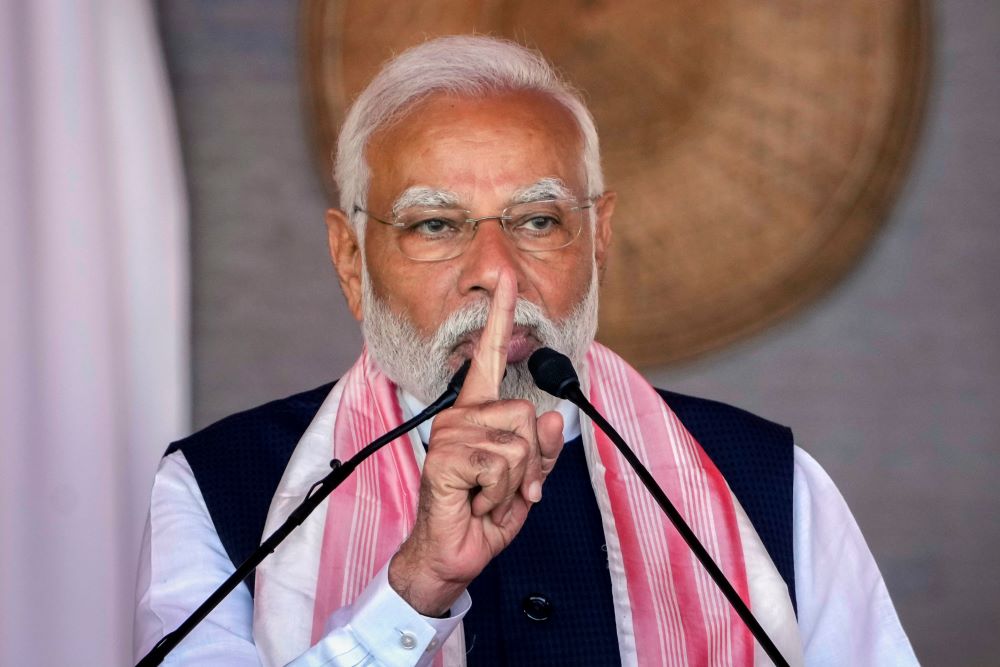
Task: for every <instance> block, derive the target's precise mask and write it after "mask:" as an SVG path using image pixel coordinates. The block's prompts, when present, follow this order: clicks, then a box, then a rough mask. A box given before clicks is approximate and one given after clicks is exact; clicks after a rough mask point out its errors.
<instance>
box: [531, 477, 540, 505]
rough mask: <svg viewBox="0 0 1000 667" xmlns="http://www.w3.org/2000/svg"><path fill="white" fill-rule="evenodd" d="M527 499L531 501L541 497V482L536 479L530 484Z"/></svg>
mask: <svg viewBox="0 0 1000 667" xmlns="http://www.w3.org/2000/svg"><path fill="white" fill-rule="evenodd" d="M528 499H529V500H530V501H531V502H533V503H537V502H538V501H539V500H541V499H542V483H541V482H539V481H538V480H535V481H534V482H532V483H531V486H529V487H528Z"/></svg>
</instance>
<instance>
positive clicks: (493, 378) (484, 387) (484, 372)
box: [455, 272, 517, 405]
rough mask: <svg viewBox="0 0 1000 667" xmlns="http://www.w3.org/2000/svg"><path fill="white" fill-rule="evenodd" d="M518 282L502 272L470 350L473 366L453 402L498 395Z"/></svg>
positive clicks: (476, 401) (468, 402)
mask: <svg viewBox="0 0 1000 667" xmlns="http://www.w3.org/2000/svg"><path fill="white" fill-rule="evenodd" d="M516 305H517V281H516V279H515V278H514V276H512V275H511V274H509V273H506V272H504V273H501V274H500V277H499V278H498V279H497V288H496V291H494V292H493V299H492V300H491V301H490V312H489V315H487V317H486V326H485V327H484V328H483V333H482V335H481V336H480V337H479V343H478V344H477V345H476V349H475V351H474V352H473V353H472V365H471V366H470V367H469V373H468V375H467V376H466V378H465V384H463V385H462V391H461V393H460V394H459V395H458V399H457V400H456V401H455V405H478V404H480V403H485V402H487V401H495V400H497V399H498V398H499V397H500V381H501V380H503V374H504V371H505V370H506V368H507V348H508V346H509V345H510V336H511V332H512V331H513V329H514V307H515V306H516Z"/></svg>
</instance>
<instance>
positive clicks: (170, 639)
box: [136, 360, 471, 667]
mask: <svg viewBox="0 0 1000 667" xmlns="http://www.w3.org/2000/svg"><path fill="white" fill-rule="evenodd" d="M470 365H471V362H469V361H468V360H466V361H465V363H463V364H462V366H461V368H459V369H458V371H456V372H455V375H453V376H452V378H451V381H450V382H448V387H447V388H446V389H445V390H444V393H442V394H441V395H440V396H438V397H437V399H436V400H435V401H434V402H433V403H431V404H430V405H428V406H427V407H426V408H424V410H423V411H422V412H421V413H420V414H418V415H417V416H415V417H413V418H412V419H409V420H407V421H405V422H403V423H402V424H400V425H399V426H397V427H396V428H394V429H392V430H391V431H389V432H388V433H386V434H385V435H383V436H382V437H380V438H378V439H377V440H374V441H372V442H371V443H370V444H368V445H366V446H365V447H364V448H363V449H361V450H359V451H358V453H357V454H355V455H354V456H352V457H351V458H350V459H348V461H347V462H346V463H341V462H340V461H339V460H338V459H333V460H332V461H330V467H331V468H333V470H332V471H331V472H330V473H329V474H328V475H327V476H326V477H324V478H323V479H321V480H320V481H318V482H316V483H315V484H313V485H312V487H310V489H309V491H308V493H306V497H305V498H304V499H303V500H302V502H301V503H300V504H299V506H298V507H296V508H295V509H294V510H292V512H291V514H289V515H288V518H287V519H285V522H284V523H282V524H281V525H280V526H278V528H277V529H276V530H275V531H274V532H273V533H271V536H270V537H268V538H267V539H266V540H264V541H263V542H261V544H260V546H259V547H257V549H256V550H255V551H254V552H253V553H252V554H250V556H248V557H247V559H246V560H245V561H243V563H242V564H241V565H240V566H239V567H238V568H236V571H235V572H233V573H232V574H231V575H229V578H228V579H226V580H225V581H224V582H222V584H220V585H219V587H218V588H217V589H215V592H214V593H212V594H211V595H210V596H209V597H208V599H206V600H205V601H204V602H202V603H201V606H199V607H198V608H197V609H195V610H194V611H193V612H192V613H191V615H190V616H188V617H187V619H186V620H185V621H184V622H183V623H181V624H180V625H179V626H177V629H176V630H174V631H173V632H168V633H167V634H166V635H164V636H163V638H162V639H160V641H158V642H157V643H156V645H155V646H153V648H152V649H150V651H149V653H147V654H146V655H145V656H144V657H143V658H142V660H140V661H139V662H137V663H136V667H148V666H151V665H159V664H160V663H161V662H163V659H164V658H165V657H167V654H168V653H170V652H171V651H172V650H173V649H174V647H176V646H177V645H178V644H179V643H180V642H181V640H182V639H184V638H185V637H186V636H187V635H188V634H189V633H190V632H191V631H192V630H194V628H195V626H197V625H198V624H199V623H201V622H202V621H203V620H204V619H205V617H206V616H208V614H209V613H210V612H211V611H212V610H213V609H215V608H216V607H217V606H218V605H219V603H220V602H222V601H223V600H224V599H225V597H226V596H227V595H229V594H230V593H232V592H233V589H235V588H236V587H237V586H239V585H240V582H241V581H243V580H244V579H246V578H247V577H248V576H250V573H251V572H253V571H254V569H256V567H257V566H258V565H260V564H261V563H262V562H263V561H264V559H265V558H267V557H268V556H270V555H271V553H273V552H274V550H275V549H276V548H277V547H278V545H279V544H281V543H282V542H284V541H285V538H286V537H288V536H289V535H290V534H291V532H292V531H293V530H295V529H296V528H298V527H299V526H300V525H301V524H302V522H303V521H305V520H306V517H308V516H309V515H310V514H312V512H313V510H315V509H316V508H317V507H319V504H320V503H322V502H323V500H325V499H326V497H327V496H328V495H330V494H331V493H332V492H333V490H334V489H336V488H337V487H338V486H340V485H341V483H343V481H344V480H345V479H347V478H348V477H349V476H350V475H351V473H352V472H354V469H355V468H357V467H358V466H359V465H360V464H361V463H362V462H363V461H364V460H365V459H367V458H368V457H369V456H371V455H372V454H374V453H375V452H377V451H378V450H380V449H381V448H382V447H384V446H385V445H387V444H389V443H390V442H392V441H393V440H395V439H396V438H398V437H399V436H401V435H403V434H404V433H406V432H407V431H409V430H411V429H414V428H416V427H417V426H419V425H420V424H423V423H424V422H425V421H427V420H428V419H430V418H431V417H433V416H434V415H436V414H437V413H439V412H441V411H443V410H446V409H448V408H450V407H451V406H452V405H454V403H455V399H457V398H458V394H459V392H460V391H462V385H463V384H464V383H465V376H466V375H468V373H469V366H470Z"/></svg>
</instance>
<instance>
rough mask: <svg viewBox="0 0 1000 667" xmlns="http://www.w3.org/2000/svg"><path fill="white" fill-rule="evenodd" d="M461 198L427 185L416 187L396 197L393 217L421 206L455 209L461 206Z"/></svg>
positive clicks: (407, 189)
mask: <svg viewBox="0 0 1000 667" xmlns="http://www.w3.org/2000/svg"><path fill="white" fill-rule="evenodd" d="M460 201H461V198H460V197H459V196H458V195H457V194H455V193H454V192H451V191H450V190H438V189H436V188H430V187H427V186H426V185H414V186H413V187H409V188H406V190H403V193H402V194H401V195H399V196H398V197H396V201H395V202H394V203H393V205H392V213H393V215H396V214H398V213H399V212H400V211H402V210H403V209H405V208H411V207H414V206H419V207H421V208H453V207H457V206H458V205H459V202H460Z"/></svg>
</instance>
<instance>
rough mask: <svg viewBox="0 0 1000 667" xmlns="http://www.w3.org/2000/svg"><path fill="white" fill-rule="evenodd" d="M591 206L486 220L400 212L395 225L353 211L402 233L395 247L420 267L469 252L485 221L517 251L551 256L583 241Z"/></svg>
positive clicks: (523, 208) (460, 212)
mask: <svg viewBox="0 0 1000 667" xmlns="http://www.w3.org/2000/svg"><path fill="white" fill-rule="evenodd" d="M593 205H594V199H592V198H590V199H585V200H584V203H580V202H579V201H578V200H576V199H545V200H541V201H532V202H524V203H521V204H513V205H512V206H508V207H507V208H505V209H504V210H503V211H501V212H500V215H487V216H484V217H482V218H473V217H472V213H471V212H470V211H466V210H464V209H458V208H419V207H414V208H406V209H403V210H401V211H399V212H397V213H396V214H395V215H394V216H393V219H392V221H389V220H383V219H382V218H379V217H378V216H375V215H373V214H372V213H371V212H369V211H366V210H365V209H363V208H361V207H360V206H355V207H354V212H355V213H364V214H365V215H367V216H368V217H370V218H371V219H372V220H375V221H377V222H381V223H382V224H384V225H390V226H392V227H395V228H396V229H398V230H399V233H398V234H396V235H395V236H396V242H397V244H398V246H399V250H400V252H402V253H403V255H405V256H406V257H408V258H410V259H412V260H414V261H417V262H440V261H444V260H446V259H453V258H455V257H458V256H459V255H461V254H462V253H463V252H465V250H466V248H468V247H469V244H470V243H472V239H473V238H474V237H475V236H476V230H477V229H478V228H479V223H481V222H483V221H485V220H496V221H497V222H499V223H500V227H501V228H502V229H503V231H504V232H505V233H506V234H507V237H508V238H509V239H511V240H512V241H513V242H514V245H515V246H516V247H517V248H518V249H519V250H523V251H525V252H551V251H553V250H559V249H561V248H565V247H566V246H568V245H569V244H571V243H572V242H573V241H575V240H576V239H577V237H578V236H580V230H581V229H583V225H584V215H585V214H584V211H585V210H586V209H589V208H592V207H593Z"/></svg>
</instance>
